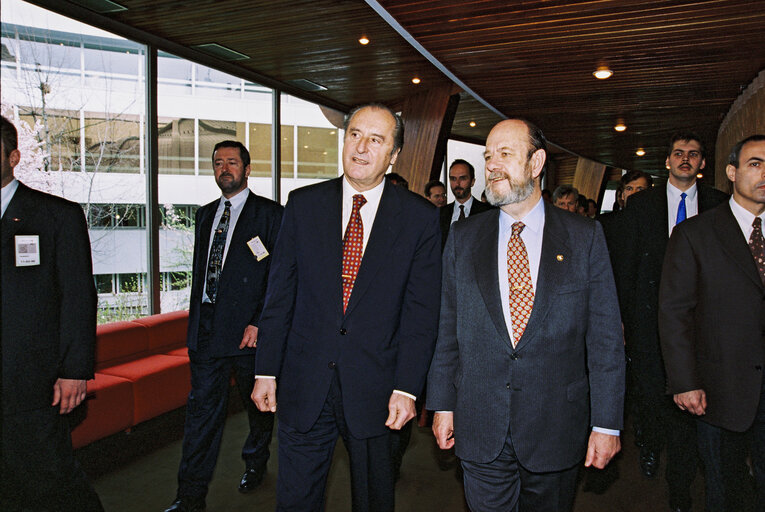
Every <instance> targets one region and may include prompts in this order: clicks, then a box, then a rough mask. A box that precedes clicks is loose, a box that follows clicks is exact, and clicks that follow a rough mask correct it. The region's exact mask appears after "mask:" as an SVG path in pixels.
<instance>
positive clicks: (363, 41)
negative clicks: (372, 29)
mask: <svg viewBox="0 0 765 512" xmlns="http://www.w3.org/2000/svg"><path fill="white" fill-rule="evenodd" d="M359 44H363V45H367V44H369V38H368V37H367V36H361V37H360V38H359Z"/></svg>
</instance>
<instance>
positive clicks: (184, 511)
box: [166, 140, 282, 512]
mask: <svg viewBox="0 0 765 512" xmlns="http://www.w3.org/2000/svg"><path fill="white" fill-rule="evenodd" d="M212 163H213V172H214V174H215V183H216V184H217V185H218V188H220V190H221V194H222V195H221V197H220V198H219V199H216V200H215V201H213V202H212V203H209V204H207V205H205V206H203V207H201V208H200V209H199V210H197V214H196V221H195V225H194V231H195V234H194V263H193V280H192V286H191V300H190V306H189V328H188V334H187V345H188V347H189V359H190V360H191V392H190V393H189V401H188V405H187V409H186V424H185V427H184V436H183V454H182V456H181V464H180V468H179V470H178V491H177V497H176V501H175V502H174V503H173V504H172V505H171V506H170V508H168V509H167V510H166V512H174V511H178V512H196V511H202V510H205V497H206V495H207V488H208V485H209V483H210V480H212V476H213V470H214V469H215V463H216V461H217V458H218V452H219V451H220V443H221V437H222V435H223V426H224V423H225V420H226V413H227V411H228V407H227V403H228V395H229V383H230V378H231V373H232V372H233V373H234V374H235V376H236V386H237V390H238V391H239V396H240V398H241V399H242V402H243V403H244V408H245V410H246V411H247V419H248V421H249V432H248V435H247V438H246V439H245V442H244V447H243V448H242V459H243V460H244V462H245V472H244V475H243V476H242V479H241V481H240V482H239V491H240V492H244V493H246V492H250V491H252V490H254V489H255V488H256V487H257V486H258V485H259V484H260V482H261V481H262V480H263V475H264V473H265V471H266V463H267V462H268V457H269V450H268V445H269V443H270V442H271V431H272V429H273V422H274V415H273V414H271V413H269V412H261V411H259V410H258V409H257V408H256V407H255V405H254V404H253V403H252V401H251V400H250V390H251V389H252V376H253V374H254V373H255V352H256V351H255V347H256V345H257V341H258V326H259V325H260V322H259V319H260V312H261V310H262V309H263V301H264V298H265V294H266V282H267V278H268V270H269V267H270V264H271V259H272V258H271V256H270V254H271V253H272V252H273V250H274V245H275V243H276V236H277V234H278V232H279V226H280V224H281V218H282V206H281V205H279V204H277V203H275V202H274V201H271V200H270V199H266V198H263V197H260V196H258V195H255V194H254V193H253V192H251V191H250V189H249V188H248V187H247V178H248V176H249V175H250V153H249V152H248V151H247V148H245V147H244V145H242V143H241V142H238V141H232V140H227V141H222V142H219V143H218V144H216V145H215V148H214V149H213V154H212Z"/></svg>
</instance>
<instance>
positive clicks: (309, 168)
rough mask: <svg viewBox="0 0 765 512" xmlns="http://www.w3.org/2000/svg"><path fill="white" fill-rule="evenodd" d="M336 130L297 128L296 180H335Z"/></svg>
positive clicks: (336, 169)
mask: <svg viewBox="0 0 765 512" xmlns="http://www.w3.org/2000/svg"><path fill="white" fill-rule="evenodd" d="M337 132H338V130H337V128H312V127H307V126H298V142H297V146H298V148H297V153H298V178H336V177H337V174H338V172H337V171H338V168H337Z"/></svg>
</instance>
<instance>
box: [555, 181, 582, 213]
mask: <svg viewBox="0 0 765 512" xmlns="http://www.w3.org/2000/svg"><path fill="white" fill-rule="evenodd" d="M578 202H579V191H578V190H577V189H576V188H574V187H573V186H571V185H560V186H559V187H558V188H556V189H555V190H554V191H553V194H552V203H553V204H554V205H555V206H557V207H558V208H560V209H561V210H567V211H570V212H571V213H576V207H577V204H578Z"/></svg>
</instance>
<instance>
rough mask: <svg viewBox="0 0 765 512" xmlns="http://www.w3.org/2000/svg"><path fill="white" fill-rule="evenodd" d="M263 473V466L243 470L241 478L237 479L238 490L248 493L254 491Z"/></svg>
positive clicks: (264, 472) (264, 469) (264, 468)
mask: <svg viewBox="0 0 765 512" xmlns="http://www.w3.org/2000/svg"><path fill="white" fill-rule="evenodd" d="M265 474H266V467H265V466H263V467H260V468H254V469H248V470H247V471H245V472H244V474H243V475H242V480H240V481H239V492H243V493H248V492H252V491H254V490H255V489H256V488H257V487H258V486H259V485H260V483H261V482H262V481H263V476H264V475H265Z"/></svg>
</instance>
